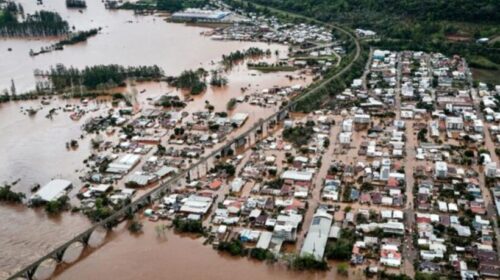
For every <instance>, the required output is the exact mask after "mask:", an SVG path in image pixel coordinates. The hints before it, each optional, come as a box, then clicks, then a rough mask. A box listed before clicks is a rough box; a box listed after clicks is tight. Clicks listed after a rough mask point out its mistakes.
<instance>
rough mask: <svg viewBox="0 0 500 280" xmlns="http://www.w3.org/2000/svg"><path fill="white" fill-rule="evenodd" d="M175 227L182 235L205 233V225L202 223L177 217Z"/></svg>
mask: <svg viewBox="0 0 500 280" xmlns="http://www.w3.org/2000/svg"><path fill="white" fill-rule="evenodd" d="M172 224H173V225H174V229H175V230H176V231H177V232H182V233H203V232H204V230H203V224H202V223H201V221H194V220H188V219H181V218H179V217H176V218H175V219H174V221H173V223H172Z"/></svg>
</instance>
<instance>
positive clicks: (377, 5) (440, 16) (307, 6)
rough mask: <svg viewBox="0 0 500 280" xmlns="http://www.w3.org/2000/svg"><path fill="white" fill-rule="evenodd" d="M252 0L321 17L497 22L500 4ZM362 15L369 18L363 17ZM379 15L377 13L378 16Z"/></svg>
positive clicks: (484, 1)
mask: <svg viewBox="0 0 500 280" xmlns="http://www.w3.org/2000/svg"><path fill="white" fill-rule="evenodd" d="M253 2H254V3H258V4H262V5H268V6H272V7H276V8H279V9H282V10H286V11H290V12H294V13H299V14H304V15H305V16H308V17H311V18H317V19H319V20H321V21H336V20H340V19H342V18H343V19H349V18H350V19H355V18H356V19H360V20H363V22H365V21H367V20H368V19H372V18H373V17H375V16H382V15H385V16H389V17H392V18H403V17H408V18H412V19H416V20H423V21H425V20H430V21H432V20H453V21H466V22H479V21H491V22H497V23H500V19H499V18H498V16H497V15H498V13H500V4H499V3H498V1H494V0H478V1H465V0H453V1H431V0H428V1H425V2H422V1H420V0H395V1H394V0H392V1H391V0H382V1H377V0H356V1H343V0H334V1H331V0H303V1H296V0H254V1H253ZM363 15H365V17H366V18H368V19H363V17H362V16H363ZM377 18H378V17H377Z"/></svg>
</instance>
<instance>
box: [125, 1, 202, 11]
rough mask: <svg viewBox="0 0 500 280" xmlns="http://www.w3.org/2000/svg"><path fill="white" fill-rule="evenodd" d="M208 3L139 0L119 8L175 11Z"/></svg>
mask: <svg viewBox="0 0 500 280" xmlns="http://www.w3.org/2000/svg"><path fill="white" fill-rule="evenodd" d="M208 5H210V1H209V0H156V1H149V0H139V1H137V2H125V3H123V4H122V5H120V6H119V8H120V9H128V10H160V11H165V12H169V13H175V12H178V11H181V10H184V9H187V8H203V7H205V6H208Z"/></svg>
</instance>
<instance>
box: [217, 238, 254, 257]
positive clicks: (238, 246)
mask: <svg viewBox="0 0 500 280" xmlns="http://www.w3.org/2000/svg"><path fill="white" fill-rule="evenodd" d="M217 250H219V251H223V252H228V253H229V254H231V256H246V255H247V250H246V249H245V247H244V246H243V243H242V242H241V241H239V240H237V239H234V240H231V241H223V242H221V243H219V246H218V247H217Z"/></svg>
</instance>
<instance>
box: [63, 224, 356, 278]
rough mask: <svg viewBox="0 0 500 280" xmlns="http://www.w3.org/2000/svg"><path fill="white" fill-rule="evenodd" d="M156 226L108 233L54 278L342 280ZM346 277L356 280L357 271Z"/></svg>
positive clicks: (329, 274) (335, 275)
mask: <svg viewBox="0 0 500 280" xmlns="http://www.w3.org/2000/svg"><path fill="white" fill-rule="evenodd" d="M155 225H156V224H155V223H151V222H147V221H146V222H145V223H144V233H143V234H141V235H138V236H135V235H132V234H130V233H129V232H128V231H127V230H126V228H125V229H122V230H121V231H122V232H114V233H112V234H110V237H108V238H109V239H111V240H110V241H108V242H107V243H106V244H105V245H104V246H102V247H101V248H99V249H98V250H96V251H95V252H93V253H92V254H90V255H88V256H86V257H84V258H82V259H81V260H80V261H79V262H77V263H76V264H74V265H72V266H70V267H68V268H66V269H63V270H62V271H56V276H55V277H54V278H55V279H67V280H70V279H173V280H177V279H191V280H198V279H200V280H201V279H219V280H233V279H239V280H250V279H251V280H254V279H273V280H280V279H303V280H306V279H347V278H343V277H341V276H339V275H337V273H336V270H335V269H334V268H332V269H331V270H330V271H328V272H316V273H313V272H295V271H290V270H288V269H287V267H286V266H285V265H282V264H274V265H268V264H266V263H261V262H256V261H252V260H249V259H246V258H234V257H230V256H228V255H226V254H220V253H218V252H217V251H215V250H213V249H212V248H211V247H210V246H206V245H203V238H199V239H194V238H192V237H183V236H179V235H177V234H174V233H173V232H172V231H169V230H167V231H166V234H165V237H163V236H161V237H159V236H158V234H157V233H156V231H155ZM355 273H356V274H353V275H351V277H349V279H361V278H362V277H361V272H360V271H356V272H355Z"/></svg>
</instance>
